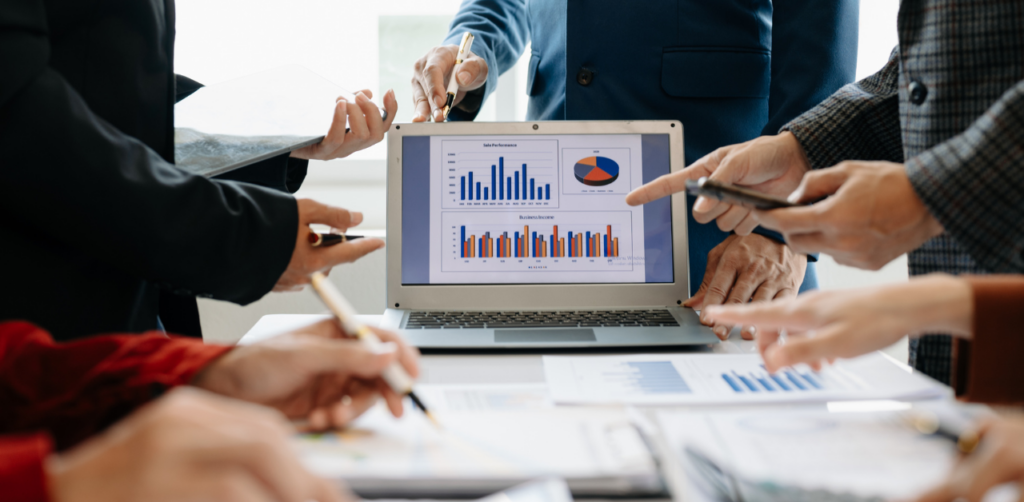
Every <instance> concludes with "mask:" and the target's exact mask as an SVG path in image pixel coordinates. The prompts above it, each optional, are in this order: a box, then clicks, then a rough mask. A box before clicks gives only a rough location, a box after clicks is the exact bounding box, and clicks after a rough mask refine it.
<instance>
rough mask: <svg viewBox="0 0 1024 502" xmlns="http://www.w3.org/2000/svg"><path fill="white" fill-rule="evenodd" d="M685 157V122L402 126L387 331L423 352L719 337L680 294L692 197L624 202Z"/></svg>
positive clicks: (391, 179) (392, 185)
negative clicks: (688, 202) (398, 334)
mask: <svg viewBox="0 0 1024 502" xmlns="http://www.w3.org/2000/svg"><path fill="white" fill-rule="evenodd" d="M682 168H683V126H682V124H681V123H679V122H676V121H629V122H619V121H607V122H605V121H585V122H572V121H557V122H516V123H499V122H492V123H477V122H473V123H443V124H430V123H421V124H396V125H392V127H391V130H390V131H389V133H388V201H387V208H388V211H387V235H388V246H387V307H388V308H387V310H386V311H385V313H384V320H383V322H382V327H384V328H389V329H394V330H397V331H399V332H401V333H402V334H403V335H404V336H405V337H406V339H407V340H409V341H410V342H411V343H412V344H413V345H415V346H417V347H420V348H425V349H506V348H518V349H538V348H539V349H547V348H581V347H645V346H676V345H696V344H710V343H717V342H718V338H717V337H715V336H714V334H713V333H712V332H711V330H710V329H708V328H707V327H704V326H702V325H701V324H700V322H699V319H698V316H697V315H696V313H695V312H694V311H693V310H690V309H686V308H682V307H680V306H679V305H680V304H681V303H682V302H683V301H684V300H686V299H687V298H688V297H689V291H690V277H689V274H688V271H689V267H688V264H687V251H688V246H687V238H686V220H687V205H686V200H685V195H678V196H673V197H666V198H664V199H661V200H658V201H655V202H652V203H650V204H646V205H644V206H640V207H630V206H628V205H627V204H626V203H625V197H626V194H627V193H629V192H630V191H631V190H633V189H634V188H637V187H639V186H640V185H642V184H643V183H646V182H649V181H651V180H654V179H655V178H657V177H659V176H662V175H665V174H669V173H670V172H673V171H677V170H679V169H682Z"/></svg>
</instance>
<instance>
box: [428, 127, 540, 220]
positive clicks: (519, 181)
mask: <svg viewBox="0 0 1024 502" xmlns="http://www.w3.org/2000/svg"><path fill="white" fill-rule="evenodd" d="M557 152H558V141H557V140H523V139H517V140H486V139H484V140H445V141H443V142H442V146H441V159H442V163H443V167H442V169H443V172H444V175H443V183H442V190H443V191H444V194H443V198H442V207H443V208H445V209H466V208H474V209H475V208H508V207H542V208H557V207H558V203H559V191H558V153H557Z"/></svg>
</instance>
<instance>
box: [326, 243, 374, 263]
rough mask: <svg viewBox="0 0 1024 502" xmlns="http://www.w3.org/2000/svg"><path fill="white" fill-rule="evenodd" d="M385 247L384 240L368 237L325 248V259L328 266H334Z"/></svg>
mask: <svg viewBox="0 0 1024 502" xmlns="http://www.w3.org/2000/svg"><path fill="white" fill-rule="evenodd" d="M383 247H384V241H382V240H380V239H372V238H368V239H359V240H357V241H349V242H343V243H341V244H337V245H334V246H331V247H329V248H327V249H326V250H324V251H325V254H326V256H325V257H324V260H325V262H326V263H328V266H331V267H333V266H335V265H340V264H342V263H351V262H354V261H356V260H358V259H360V258H362V257H363V256H366V255H368V254H370V253H372V252H374V251H376V250H378V249H381V248H383Z"/></svg>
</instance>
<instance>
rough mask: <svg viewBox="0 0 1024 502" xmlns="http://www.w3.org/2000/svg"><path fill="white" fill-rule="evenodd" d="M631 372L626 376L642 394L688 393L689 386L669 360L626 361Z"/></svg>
mask: <svg viewBox="0 0 1024 502" xmlns="http://www.w3.org/2000/svg"><path fill="white" fill-rule="evenodd" d="M626 366H628V367H629V368H630V369H631V370H633V371H632V372H630V373H628V374H627V377H628V378H630V379H632V380H633V382H632V383H633V385H635V386H636V387H637V389H638V390H639V391H640V392H642V393H644V394H689V393H690V392H692V391H691V390H690V386H689V385H687V384H686V381H685V380H683V377H682V375H680V374H679V371H677V370H676V368H675V366H673V365H672V363H671V362H670V361H634V362H628V363H626Z"/></svg>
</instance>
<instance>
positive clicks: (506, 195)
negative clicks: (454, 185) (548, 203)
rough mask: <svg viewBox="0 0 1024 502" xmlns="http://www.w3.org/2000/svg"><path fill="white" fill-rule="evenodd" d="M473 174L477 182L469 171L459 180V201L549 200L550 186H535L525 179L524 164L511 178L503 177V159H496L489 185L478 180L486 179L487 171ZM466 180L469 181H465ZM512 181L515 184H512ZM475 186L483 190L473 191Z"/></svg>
mask: <svg viewBox="0 0 1024 502" xmlns="http://www.w3.org/2000/svg"><path fill="white" fill-rule="evenodd" d="M475 174H476V178H477V180H474V179H473V178H474V172H473V171H469V173H468V174H466V175H465V176H462V177H461V178H460V184H461V186H462V192H461V193H460V198H461V200H476V201H484V200H551V184H550V183H545V184H544V185H543V186H536V185H537V184H538V183H537V182H536V180H535V179H533V178H529V177H527V165H526V164H523V167H522V169H521V170H519V171H515V172H513V173H511V174H512V176H508V177H505V157H498V163H497V164H491V172H490V182H489V183H488V182H487V181H486V180H480V176H481V175H482V176H483V177H484V178H486V177H487V171H484V172H483V173H480V172H476V173H475ZM467 178H469V179H468V180H467ZM520 178H522V185H521V187H520V183H519V180H520ZM467 181H468V186H469V190H468V193H467V191H466V188H465V187H466V185H467ZM513 181H514V182H515V183H514V184H513ZM477 186H480V187H481V188H482V189H483V190H476V191H474V187H477ZM513 186H514V187H515V188H513ZM520 188H522V190H520Z"/></svg>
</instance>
